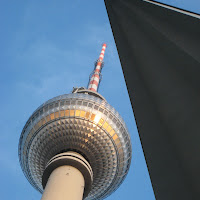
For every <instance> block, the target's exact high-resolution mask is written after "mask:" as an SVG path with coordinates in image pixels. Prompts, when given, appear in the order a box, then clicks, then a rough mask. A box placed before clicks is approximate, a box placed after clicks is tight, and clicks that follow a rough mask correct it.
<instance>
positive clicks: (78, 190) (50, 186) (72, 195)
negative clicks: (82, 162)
mask: <svg viewBox="0 0 200 200" xmlns="http://www.w3.org/2000/svg"><path fill="white" fill-rule="evenodd" d="M84 186H85V181H84V177H83V175H82V173H81V172H80V171H79V170H78V169H76V168H75V167H72V166H69V165H65V166H60V167H58V168H56V169H55V170H54V171H53V172H52V173H51V175H50V177H49V179H48V182H47V185H46V187H45V190H44V193H43V195H42V199H41V200H55V199H56V200H67V199H69V200H82V199H83V192H84Z"/></svg>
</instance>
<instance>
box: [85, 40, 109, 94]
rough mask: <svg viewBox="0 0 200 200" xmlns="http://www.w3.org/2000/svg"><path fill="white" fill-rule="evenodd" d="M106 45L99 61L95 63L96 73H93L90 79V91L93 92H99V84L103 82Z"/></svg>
mask: <svg viewBox="0 0 200 200" xmlns="http://www.w3.org/2000/svg"><path fill="white" fill-rule="evenodd" d="M106 46H107V45H106V44H105V43H104V44H103V46H102V50H101V53H100V56H99V59H98V60H97V61H96V62H95V67H94V71H93V72H92V73H91V75H90V78H89V84H88V90H92V91H95V92H97V91H98V88H99V83H100V81H101V77H102V75H101V70H102V67H103V64H104V63H103V58H104V53H105V49H106Z"/></svg>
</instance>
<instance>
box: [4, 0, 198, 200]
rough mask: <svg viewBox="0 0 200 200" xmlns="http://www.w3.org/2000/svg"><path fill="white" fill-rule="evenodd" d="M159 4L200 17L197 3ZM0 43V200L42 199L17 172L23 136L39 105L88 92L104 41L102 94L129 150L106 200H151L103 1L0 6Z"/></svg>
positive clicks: (178, 0)
mask: <svg viewBox="0 0 200 200" xmlns="http://www.w3.org/2000/svg"><path fill="white" fill-rule="evenodd" d="M161 2H164V3H168V4H171V5H175V6H177V7H181V8H184V9H186V10H190V11H194V12H197V13H200V1H199V0H190V1H188V0H163V1H161ZM0 36H1V37H0V44H1V46H0V67H1V72H0V91H1V98H0V104H1V113H2V115H1V120H0V126H1V132H0V152H1V156H0V167H1V170H0V177H1V182H0V188H1V199H2V200H10V199H13V200H27V199H28V200H39V199H40V198H41V194H39V193H38V192H37V191H35V189H33V188H32V186H31V185H30V184H29V183H28V181H27V180H26V178H25V177H24V175H23V173H22V171H21V168H20V166H19V161H18V141H19V137H20V134H21V130H22V128H23V126H24V124H25V122H26V120H27V119H28V117H29V116H30V115H31V114H32V112H33V111H34V110H35V109H36V108H37V107H38V106H40V105H41V104H42V103H43V102H44V101H46V100H48V99H50V98H52V97H55V96H57V95H60V94H64V93H70V92H71V90H72V88H73V86H87V83H88V77H89V74H90V73H91V71H92V70H93V66H94V61H95V60H96V59H97V58H98V56H99V53H100V51H101V45H102V43H103V42H106V43H107V44H108V48H107V50H106V53H105V67H104V68H103V71H102V73H103V80H102V82H101V86H100V89H99V93H100V94H102V95H103V96H104V97H105V98H106V99H107V101H108V102H109V103H110V104H111V105H112V106H114V107H115V108H116V109H117V110H118V112H119V113H120V114H121V115H122V117H123V118H124V120H125V122H126V123H127V126H128V129H129V131H130V135H131V138H132V147H133V159H132V165H131V168H130V172H129V174H128V176H127V178H126V180H125V181H124V183H123V184H122V185H121V187H120V188H119V189H118V190H117V191H116V192H115V193H113V194H112V195H111V196H110V197H108V198H107V199H108V200H114V199H115V200H118V199H119V200H120V199H136V200H153V199H155V198H154V194H153V190H152V187H151V183H150V179H149V175H148V171H147V167H146V164H145V160H144V156H143V153H142V149H141V144H140V141H139V137H138V133H137V128H136V126H135V122H134V116H133V112H132V108H131V105H130V101H129V97H128V93H127V89H126V86H125V81H124V78H123V74H122V70H121V66H120V62H119V58H118V54H117V50H116V46H115V43H114V40H113V36H112V32H111V28H110V24H109V21H108V17H107V13H106V9H105V6H104V2H103V0H86V1H83V0H73V1H71V0H60V1H53V0H50V1H47V0H43V1H40V0H34V1H25V0H24V1H22V0H19V1H14V0H10V1H6V0H1V1H0ZM2 180H3V181H2Z"/></svg>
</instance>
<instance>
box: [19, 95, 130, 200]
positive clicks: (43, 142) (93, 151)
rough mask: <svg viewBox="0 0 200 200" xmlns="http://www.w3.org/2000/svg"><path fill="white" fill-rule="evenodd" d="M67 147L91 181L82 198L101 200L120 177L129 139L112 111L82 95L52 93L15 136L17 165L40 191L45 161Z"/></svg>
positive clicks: (123, 173) (125, 164)
mask: <svg viewBox="0 0 200 200" xmlns="http://www.w3.org/2000/svg"><path fill="white" fill-rule="evenodd" d="M68 150H73V151H77V152H79V153H81V154H82V155H83V156H84V157H85V158H86V159H87V160H88V161H89V163H90V165H91V167H92V169H93V173H94V180H93V184H92V189H91V192H90V193H89V195H88V197H87V198H86V199H103V198H105V197H106V196H108V195H110V194H111V193H112V192H113V191H114V190H116V189H117V188H118V186H119V185H120V184H121V182H122V181H123V180H124V178H125V176H126V174H127V172H128V169H129V166H130V161H131V143H130V137H129V134H128V131H127V128H126V126H125V123H124V121H123V120H122V118H121V117H120V116H119V114H118V112H117V111H116V110H115V109H114V108H112V107H111V106H110V105H109V104H108V103H107V102H106V101H104V100H101V99H100V98H97V97H94V96H91V95H87V94H79V93H75V94H68V95H62V96H59V97H55V98H53V99H51V100H49V101H47V102H46V103H44V104H43V105H41V106H40V107H39V108H38V109H37V110H36V111H35V112H34V113H33V115H32V116H31V117H30V118H29V120H28V121H27V123H26V125H25V127H24V129H23V131H22V134H21V138H20V143H19V158H20V164H21V167H22V169H23V172H24V174H25V175H26V177H27V179H28V180H29V182H30V183H31V184H32V185H33V186H34V187H35V188H36V189H37V190H38V191H40V192H42V191H43V188H42V175H43V172H44V169H45V166H46V164H47V162H48V161H49V160H50V159H51V158H52V157H53V156H55V155H56V154H58V153H61V152H65V151H68Z"/></svg>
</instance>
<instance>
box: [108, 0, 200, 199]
mask: <svg viewBox="0 0 200 200" xmlns="http://www.w3.org/2000/svg"><path fill="white" fill-rule="evenodd" d="M154 3H156V2H153V1H148V0H146V1H142V0H105V4H106V8H107V12H108V16H109V20H110V23H111V27H112V31H113V34H114V38H115V42H116V45H117V49H118V53H119V57H120V61H121V65H122V68H123V73H124V77H125V80H126V84H127V88H128V92H129V96H130V99H131V103H132V107H133V110H134V114H135V118H136V123H137V127H138V132H139V135H140V139H141V143H142V147H143V151H144V154H145V159H146V162H147V166H148V170H149V173H150V178H151V181H152V185H153V189H154V193H155V196H156V199H158V200H175V199H176V200H177V199H181V200H188V199H199V197H200V156H199V155H200V78H199V76H200V16H199V15H197V14H195V13H190V12H187V11H183V10H180V9H176V8H173V7H168V6H165V5H155V4H154ZM156 4H157V3H156ZM166 7H167V8H166ZM133 178H134V177H133Z"/></svg>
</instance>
